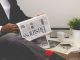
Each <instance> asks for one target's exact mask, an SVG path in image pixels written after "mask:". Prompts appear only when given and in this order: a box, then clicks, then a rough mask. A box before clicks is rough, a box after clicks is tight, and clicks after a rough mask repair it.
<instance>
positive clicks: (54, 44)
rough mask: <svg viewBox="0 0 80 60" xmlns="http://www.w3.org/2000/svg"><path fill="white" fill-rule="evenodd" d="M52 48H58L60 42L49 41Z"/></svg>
mask: <svg viewBox="0 0 80 60" xmlns="http://www.w3.org/2000/svg"><path fill="white" fill-rule="evenodd" d="M48 43H49V46H50V48H54V47H56V46H57V45H58V44H60V42H59V41H54V40H48Z"/></svg>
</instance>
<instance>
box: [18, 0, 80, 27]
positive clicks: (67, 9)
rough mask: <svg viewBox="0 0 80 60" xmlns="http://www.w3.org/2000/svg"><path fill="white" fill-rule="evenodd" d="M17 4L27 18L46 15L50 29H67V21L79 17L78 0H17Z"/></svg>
mask: <svg viewBox="0 0 80 60" xmlns="http://www.w3.org/2000/svg"><path fill="white" fill-rule="evenodd" d="M18 3H19V5H20V6H21V9H22V10H23V11H24V12H25V14H26V15H28V16H35V15H36V13H38V12H40V11H42V12H44V13H46V14H47V15H48V18H49V21H50V24H51V27H68V26H67V22H68V21H69V19H71V18H73V17H74V16H80V0H18Z"/></svg>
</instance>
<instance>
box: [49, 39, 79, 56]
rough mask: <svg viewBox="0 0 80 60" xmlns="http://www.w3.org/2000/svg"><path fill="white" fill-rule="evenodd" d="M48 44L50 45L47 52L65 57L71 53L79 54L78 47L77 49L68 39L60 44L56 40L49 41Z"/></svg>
mask: <svg viewBox="0 0 80 60" xmlns="http://www.w3.org/2000/svg"><path fill="white" fill-rule="evenodd" d="M48 42H49V45H50V48H49V50H52V51H55V52H59V53H63V54H67V55H68V54H69V53H71V52H80V47H77V46H76V45H75V43H74V42H73V41H72V40H71V39H69V38H67V39H66V40H64V41H63V42H60V41H58V40H57V39H56V40H55V39H53V40H50V39H49V40H48Z"/></svg>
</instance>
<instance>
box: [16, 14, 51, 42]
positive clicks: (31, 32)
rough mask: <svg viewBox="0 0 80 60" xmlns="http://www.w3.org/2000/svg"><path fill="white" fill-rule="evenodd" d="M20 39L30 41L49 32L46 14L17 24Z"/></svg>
mask: <svg viewBox="0 0 80 60" xmlns="http://www.w3.org/2000/svg"><path fill="white" fill-rule="evenodd" d="M17 25H18V27H19V29H20V32H21V36H22V38H25V39H26V40H28V41H32V40H34V39H36V38H39V37H41V36H44V35H46V34H48V33H50V32H51V28H50V24H49V21H48V18H47V15H46V14H43V15H40V16H37V17H33V18H31V19H28V20H25V21H22V22H19V23H17Z"/></svg>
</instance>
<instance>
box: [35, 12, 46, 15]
mask: <svg viewBox="0 0 80 60" xmlns="http://www.w3.org/2000/svg"><path fill="white" fill-rule="evenodd" d="M43 14H45V13H44V12H42V11H39V12H38V13H36V16H40V15H43Z"/></svg>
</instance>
